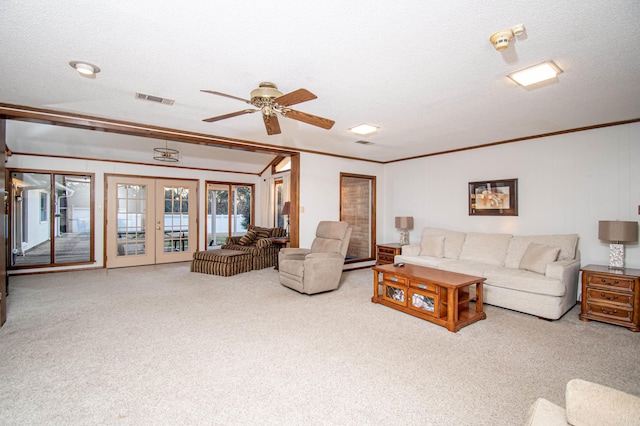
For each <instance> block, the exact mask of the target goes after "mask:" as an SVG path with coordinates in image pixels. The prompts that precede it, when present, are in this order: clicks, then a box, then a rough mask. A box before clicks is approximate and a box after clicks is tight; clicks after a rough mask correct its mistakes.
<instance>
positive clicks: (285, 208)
mask: <svg viewBox="0 0 640 426" xmlns="http://www.w3.org/2000/svg"><path fill="white" fill-rule="evenodd" d="M290 211H291V202H289V201H285V202H284V206H282V216H289V212H290Z"/></svg>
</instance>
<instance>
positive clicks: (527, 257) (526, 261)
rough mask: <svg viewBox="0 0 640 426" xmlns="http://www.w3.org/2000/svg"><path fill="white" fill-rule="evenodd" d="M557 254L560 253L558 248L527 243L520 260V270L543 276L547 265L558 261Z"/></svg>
mask: <svg viewBox="0 0 640 426" xmlns="http://www.w3.org/2000/svg"><path fill="white" fill-rule="evenodd" d="M558 253H560V249H559V248H558V247H551V246H545V245H544V244H538V243H529V245H528V246H527V249H526V250H525V252H524V255H523V256H522V259H521V260H520V269H526V270H527V271H532V272H537V273H538V274H544V273H545V272H546V270H547V265H548V264H549V263H553V262H555V261H556V260H558Z"/></svg>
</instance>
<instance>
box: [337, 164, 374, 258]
mask: <svg viewBox="0 0 640 426" xmlns="http://www.w3.org/2000/svg"><path fill="white" fill-rule="evenodd" d="M375 193H376V177H375V176H363V175H354V174H348V173H340V220H343V221H345V222H347V223H348V224H349V225H351V227H352V231H351V239H350V240H349V249H348V250H347V257H346V260H345V262H346V263H350V262H358V261H363V260H371V259H374V253H373V251H374V244H375V241H376V228H375V217H376V215H375V205H376V203H375V199H376V197H375Z"/></svg>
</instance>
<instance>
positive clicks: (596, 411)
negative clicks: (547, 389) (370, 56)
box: [525, 379, 640, 426]
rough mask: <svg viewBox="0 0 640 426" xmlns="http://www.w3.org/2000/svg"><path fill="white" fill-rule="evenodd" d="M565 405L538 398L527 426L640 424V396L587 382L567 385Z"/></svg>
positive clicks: (570, 382) (528, 418) (572, 381)
mask: <svg viewBox="0 0 640 426" xmlns="http://www.w3.org/2000/svg"><path fill="white" fill-rule="evenodd" d="M565 406H566V408H563V407H560V406H559V405H556V404H554V403H552V402H551V401H549V400H546V399H544V398H538V399H537V400H536V402H534V403H533V405H532V406H531V408H530V409H529V414H528V415H527V419H526V421H525V425H526V426H567V425H575V426H578V425H580V426H602V425H607V426H618V425H619V426H623V425H639V424H640V397H637V396H635V395H631V394H628V393H625V392H622V391H620V390H617V389H613V388H610V387H608V386H603V385H600V384H597V383H592V382H588V381H586V380H580V379H573V380H570V381H569V382H568V383H567V387H566V392H565Z"/></svg>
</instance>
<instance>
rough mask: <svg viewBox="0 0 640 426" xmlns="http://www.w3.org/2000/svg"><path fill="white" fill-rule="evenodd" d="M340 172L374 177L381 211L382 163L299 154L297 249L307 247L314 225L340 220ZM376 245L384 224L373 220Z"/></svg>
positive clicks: (379, 216) (313, 232) (379, 219)
mask: <svg viewBox="0 0 640 426" xmlns="http://www.w3.org/2000/svg"><path fill="white" fill-rule="evenodd" d="M340 173H354V174H361V175H368V176H376V189H377V193H376V201H377V211H378V212H381V211H382V206H383V204H384V203H383V202H384V197H383V194H382V188H383V186H384V185H383V180H384V167H383V165H382V164H377V163H371V162H365V161H355V160H348V159H343V158H336V157H328V156H325V155H317V154H308V153H302V154H301V155H300V209H301V210H302V212H301V213H300V247H310V246H311V243H312V242H313V239H314V237H315V232H316V227H317V226H318V222H320V221H322V220H340ZM376 219H377V221H376V228H377V230H378V231H377V232H378V238H377V239H378V242H380V233H381V230H382V229H384V224H383V221H382V217H381V215H380V214H378V215H377V217H376Z"/></svg>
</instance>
